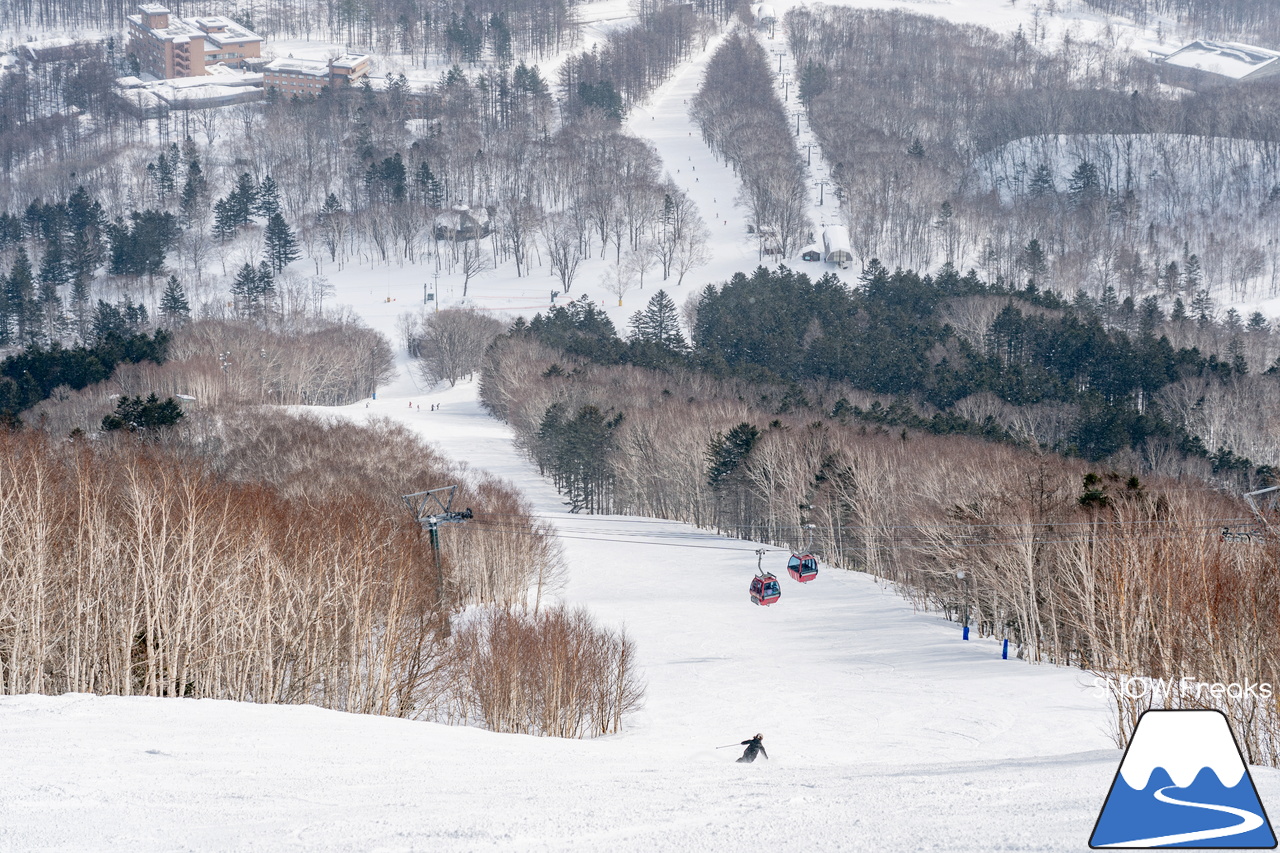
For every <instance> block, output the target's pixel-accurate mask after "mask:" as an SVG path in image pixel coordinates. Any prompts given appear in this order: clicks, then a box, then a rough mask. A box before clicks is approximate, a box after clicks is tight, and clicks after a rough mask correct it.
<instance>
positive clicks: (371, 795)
mask: <svg viewBox="0 0 1280 853" xmlns="http://www.w3.org/2000/svg"><path fill="white" fill-rule="evenodd" d="M378 396H379V399H378V400H376V401H371V402H370V404H369V406H368V407H367V408H366V406H365V405H364V404H363V403H361V404H357V405H355V406H352V407H347V408H345V409H340V410H335V411H334V415H335V416H339V417H352V418H357V419H360V418H365V417H369V416H376V417H384V416H385V417H390V418H392V419H394V420H397V421H401V422H403V423H406V424H408V425H410V426H412V427H414V428H415V429H416V430H418V431H420V432H421V433H422V434H423V435H424V436H425V437H427V438H429V439H430V440H432V441H434V442H436V443H438V444H439V446H440V447H441V449H443V450H444V451H445V452H447V453H448V454H449V455H451V456H455V457H457V458H461V459H465V460H467V461H469V462H470V463H471V464H472V465H474V466H477V467H480V468H484V469H487V470H490V471H494V472H496V473H498V474H501V475H502V476H505V477H508V478H510V479H512V480H513V481H514V482H516V483H517V485H519V486H520V487H521V488H522V489H523V490H524V491H525V492H526V494H528V495H529V496H530V498H531V500H532V501H533V502H534V505H535V507H536V508H537V510H538V511H539V512H540V513H542V514H545V515H546V516H548V517H550V518H551V519H552V520H553V521H554V523H555V525H556V526H557V527H558V529H559V531H560V533H561V535H562V536H563V538H564V542H565V546H566V550H567V555H568V560H569V576H568V581H567V584H566V587H565V589H564V590H563V592H562V596H563V598H564V599H565V600H567V601H569V602H572V603H575V604H585V605H587V606H588V607H589V608H590V609H591V610H592V611H593V612H594V613H595V614H596V615H597V616H598V617H599V618H601V619H603V620H604V621H606V622H608V623H611V624H614V625H625V626H626V628H627V630H628V631H629V632H630V633H631V634H632V636H633V637H634V638H635V640H636V642H637V645H638V648H639V652H640V656H641V665H642V668H643V671H644V675H645V678H646V679H647V681H648V700H647V703H646V705H645V708H644V710H643V711H641V712H640V713H639V714H637V715H636V716H635V717H634V718H633V719H631V720H630V721H629V722H628V725H627V726H626V729H625V731H624V733H623V734H621V735H618V736H614V737H608V738H602V739H599V740H595V741H587V742H582V741H563V740H553V739H540V738H533V737H525V736H516V735H499V734H492V733H489V732H484V731H479V730H475V729H466V728H450V727H446V726H441V725H436V724H431V723H422V722H413V721H405V720H393V719H386V718H378V717H361V716H354V715H345V714H340V713H334V712H329V711H322V710H318V709H314V708H306V707H302V708H299V707H263V706H244V705H237V704H234V703H225V702H213V701H189V700H164V699H161V700H149V699H139V698H132V699H123V698H107V697H90V696H83V695H73V696H64V697H57V698H49V697H13V698H6V699H3V700H0V743H3V744H4V745H5V772H3V773H0V803H4V806H3V808H2V810H0V814H2V815H3V820H0V850H3V851H29V850H88V849H92V850H130V851H136V850H233V849H239V850H244V849H260V850H477V849H503V850H543V849H553V850H555V849H572V850H689V851H705V850H837V849H851V850H884V851H899V850H901V851H907V850H957V851H959V850H966V851H972V850H1026V851H1031V850H1064V851H1065V850H1081V849H1084V847H1085V844H1086V841H1087V838H1088V833H1089V832H1090V830H1091V828H1092V824H1093V820H1094V819H1095V817H1096V816H1097V810H1098V809H1099V807H1100V806H1101V803H1102V801H1103V799H1104V798H1105V796H1106V791H1107V788H1108V785H1109V784H1110V781H1111V778H1112V776H1113V775H1114V773H1115V770H1116V766H1117V764H1118V762H1119V760H1120V752H1119V751H1118V750H1116V749H1115V748H1114V746H1113V744H1112V742H1111V740H1110V737H1109V731H1108V728H1109V715H1108V709H1107V704H1106V703H1105V702H1104V701H1103V700H1102V699H1101V698H1099V697H1098V696H1097V695H1096V691H1095V690H1094V689H1093V688H1092V687H1091V686H1090V684H1089V683H1088V680H1087V678H1086V677H1085V676H1083V674H1082V673H1080V672H1078V671H1074V670H1064V669H1054V668H1050V667H1039V666H1031V665H1028V664H1026V663H1023V662H1020V661H1016V660H1008V661H1005V660H1001V659H1000V650H999V647H998V645H997V644H996V643H995V642H993V641H986V640H974V641H970V642H967V643H966V642H964V641H962V640H961V638H960V634H959V630H958V628H957V627H956V626H955V625H954V624H951V623H947V622H945V621H943V620H941V619H940V618H938V617H937V616H936V615H933V614H923V613H914V612H912V609H911V607H910V605H909V604H907V603H906V602H905V601H904V600H903V599H901V598H900V597H898V596H897V595H896V594H895V593H894V592H893V590H891V589H885V588H882V587H881V586H879V585H877V583H876V582H875V581H874V580H873V579H871V578H869V577H867V576H865V575H861V574H856V573H846V572H837V571H835V570H832V569H824V571H823V573H822V575H821V576H820V577H819V578H818V580H817V581H816V582H814V583H812V584H809V585H807V586H801V585H799V584H796V583H794V582H793V581H791V580H790V579H787V578H784V586H783V597H782V600H781V601H780V602H779V603H778V604H777V605H775V606H773V607H771V608H767V609H766V608H758V607H755V606H753V605H752V604H751V603H750V602H749V601H748V598H747V584H748V581H749V580H750V578H751V576H752V574H753V572H754V570H755V564H756V558H755V555H754V554H753V553H752V550H753V548H754V546H753V545H752V544H751V543H746V542H738V541H733V540H726V539H722V538H719V537H717V536H714V535H712V534H710V533H709V532H707V531H700V530H696V529H693V528H690V527H688V526H685V525H680V524H674V523H671V522H665V521H654V520H647V519H637V518H613V517H584V516H578V515H569V514H566V513H563V512H561V511H560V510H561V508H562V507H561V505H560V503H559V499H558V498H557V496H556V495H555V493H554V492H553V491H552V490H551V489H550V488H549V487H548V486H547V485H546V484H545V482H543V481H542V480H541V479H540V478H539V477H538V476H537V474H536V472H535V471H534V470H532V468H531V466H530V465H529V464H528V463H527V462H525V461H524V460H523V459H521V458H520V457H519V456H518V455H517V454H516V453H515V451H514V450H513V449H512V446H511V436H510V433H509V431H508V430H507V428H506V427H505V426H503V425H501V424H499V423H497V422H495V421H493V420H492V419H490V418H489V417H488V416H487V415H485V414H484V412H483V411H482V410H481V409H480V407H479V406H478V404H477V403H476V401H475V389H474V386H466V385H460V386H459V387H457V388H455V389H451V390H447V391H439V392H434V393H417V392H412V384H411V382H410V381H409V380H408V379H407V378H406V379H405V380H402V382H401V383H400V384H399V385H398V386H397V387H394V388H388V389H385V391H384V393H382V394H379V395H378ZM410 403H412V407H411V406H410ZM433 403H439V404H440V405H441V408H440V409H439V410H436V411H432V409H431V404H433ZM427 485H437V484H424V486H427ZM785 556H786V555H785V554H784V553H782V552H778V551H772V552H771V553H770V554H769V555H768V556H767V557H766V558H765V561H766V566H767V567H770V568H773V569H775V570H780V568H781V566H782V565H783V563H784V561H785ZM757 731H759V732H762V733H763V734H764V735H765V741H764V742H765V748H766V749H767V750H768V751H769V756H770V760H769V761H767V762H766V761H764V760H760V761H757V762H756V763H755V764H754V765H739V764H736V763H734V759H735V758H736V757H737V756H738V754H739V753H740V748H739V747H734V748H729V749H721V750H717V749H716V748H715V747H717V746H721V745H725V744H736V743H737V742H738V741H740V740H743V739H745V738H748V737H750V736H751V735H752V734H754V733H756V732H757ZM1255 778H1256V779H1257V781H1258V783H1259V786H1260V789H1261V791H1260V792H1261V794H1262V797H1263V800H1264V802H1266V801H1267V800H1268V799H1271V800H1273V801H1274V800H1275V799H1276V798H1277V797H1280V772H1276V771H1267V770H1258V771H1255Z"/></svg>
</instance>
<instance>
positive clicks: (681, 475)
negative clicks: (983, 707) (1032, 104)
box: [481, 268, 1280, 764]
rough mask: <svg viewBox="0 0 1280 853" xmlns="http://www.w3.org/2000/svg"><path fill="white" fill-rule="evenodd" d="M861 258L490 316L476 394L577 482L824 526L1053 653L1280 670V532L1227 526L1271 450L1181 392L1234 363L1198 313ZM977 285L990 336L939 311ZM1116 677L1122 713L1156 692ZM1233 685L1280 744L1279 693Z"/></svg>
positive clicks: (1084, 662) (1140, 666) (928, 597)
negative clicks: (1164, 328) (669, 293)
mask: <svg viewBox="0 0 1280 853" xmlns="http://www.w3.org/2000/svg"><path fill="white" fill-rule="evenodd" d="M869 272H870V274H869V275H868V277H867V281H865V282H864V283H863V287H862V288H860V289H858V290H850V289H849V288H847V287H845V286H844V285H842V284H841V283H840V282H839V281H837V280H836V279H834V278H833V277H824V278H822V279H820V280H818V281H810V280H809V279H808V278H807V277H805V276H801V275H797V274H795V273H793V272H791V271H790V270H787V269H785V268H780V269H779V270H777V271H776V272H769V271H767V270H763V269H761V270H758V271H757V272H756V273H754V274H753V275H751V276H745V275H738V276H735V277H734V278H733V279H731V280H730V281H729V282H726V283H725V284H723V285H721V286H719V287H709V288H707V289H706V290H705V291H704V292H703V293H702V294H701V295H700V296H699V297H698V298H697V299H696V300H695V301H694V302H693V303H692V304H690V305H688V306H686V309H685V311H684V312H681V311H680V310H679V309H678V308H677V307H676V306H675V304H674V303H673V302H672V301H671V300H670V299H669V298H668V297H666V295H665V293H658V294H655V295H654V297H653V298H652V299H651V301H650V303H649V305H648V307H647V308H646V309H644V310H643V311H640V312H637V314H636V315H635V316H634V317H633V319H632V322H631V329H630V334H629V335H628V336H627V338H626V339H622V338H620V337H619V336H618V335H617V333H616V330H615V329H614V328H613V326H612V324H611V323H610V322H609V321H608V318H607V317H605V316H604V315H603V313H602V312H600V310H599V309H598V308H596V307H595V306H593V305H592V304H591V303H589V302H588V301H585V300H582V301H579V302H575V303H574V304H572V305H569V306H565V307H561V308H557V309H554V310H552V311H550V312H549V313H547V314H543V315H540V316H538V317H535V318H534V319H533V320H532V321H530V322H528V323H523V322H517V323H516V324H515V326H514V327H513V328H512V330H511V331H510V333H508V334H507V335H505V336H503V337H501V338H499V339H498V341H497V342H496V343H495V345H494V346H493V347H492V348H491V349H490V350H489V353H488V355H487V356H486V363H485V369H484V373H483V375H482V381H481V397H482V400H483V401H484V403H485V405H486V406H487V407H488V408H489V409H490V411H492V412H493V413H494V414H495V415H497V416H499V417H501V418H503V419H505V420H506V421H508V422H509V423H510V424H512V426H513V427H514V429H515V432H516V436H517V441H518V442H519V443H520V445H521V446H522V447H523V448H524V449H525V450H526V451H527V452H528V454H529V455H530V456H531V458H532V459H533V460H534V461H535V462H536V463H537V464H538V466H539V468H540V469H541V470H542V471H543V472H544V473H545V474H546V475H547V476H548V477H550V478H551V479H552V480H553V482H555V484H556V485H557V487H558V488H559V489H560V490H561V492H562V493H563V494H564V495H565V497H566V498H567V499H568V500H569V502H570V503H571V505H572V506H574V507H575V508H578V509H581V510H584V511H588V512H603V513H620V514H635V515H645V516H657V517H663V518H673V519H679V520H683V521H687V522H690V523H693V524H697V525H701V526H707V527H715V528H717V529H719V530H721V531H724V532H727V533H730V534H732V535H734V536H740V537H743V538H745V539H750V540H754V541H760V542H771V543H776V544H779V545H784V546H788V547H790V548H792V549H801V548H806V549H810V550H812V551H814V552H815V553H817V554H819V555H820V556H821V558H822V559H823V560H824V561H826V562H829V563H831V564H833V565H836V566H841V567H845V568H851V569H859V570H863V571H867V572H871V573H873V574H875V575H877V576H879V577H882V578H886V579H888V580H890V581H892V582H893V583H895V584H896V585H897V586H898V588H899V589H900V590H902V591H903V592H904V593H905V594H907V595H908V596H910V597H912V598H913V599H914V600H916V601H918V602H919V603H921V604H922V605H924V606H928V607H933V608H938V609H940V610H942V611H943V612H945V613H947V614H948V616H949V617H950V618H954V619H956V620H957V621H963V622H964V623H965V624H972V625H974V626H975V627H976V628H977V629H978V630H979V632H980V633H983V634H990V635H994V636H998V637H1008V638H1010V639H1011V640H1012V641H1014V642H1015V643H1016V644H1017V645H1018V646H1019V647H1020V648H1019V655H1020V656H1023V657H1027V658H1031V659H1035V660H1045V661H1052V662H1056V663H1060V664H1067V665H1073V666H1079V667H1082V668H1085V669H1089V670H1093V671H1100V672H1107V673H1111V674H1117V673H1121V674H1141V675H1146V676H1155V677H1164V676H1172V677H1174V678H1176V677H1178V675H1179V673H1181V672H1183V671H1195V672H1196V673H1197V674H1198V677H1200V678H1208V677H1209V676H1208V674H1210V673H1212V674H1213V677H1214V678H1225V677H1229V676H1230V675H1231V673H1233V672H1238V671H1248V672H1258V673H1266V674H1268V675H1270V674H1272V673H1280V658H1278V657H1277V655H1278V654H1280V646H1277V644H1276V642H1275V638H1276V637H1277V636H1280V635H1277V634H1276V632H1275V631H1274V630H1273V627H1274V625H1276V624H1277V619H1280V613H1278V612H1277V611H1276V609H1275V608H1276V602H1277V601H1280V597H1278V595H1277V594H1278V593H1280V590H1277V589H1276V586H1275V584H1276V580H1277V577H1276V574H1275V572H1274V571H1273V568H1274V565H1275V560H1276V559H1277V555H1276V552H1275V549H1276V547H1277V541H1276V540H1275V539H1274V538H1267V537H1263V538H1257V537H1253V538H1246V537H1224V536H1223V535H1222V532H1221V531H1222V529H1223V528H1224V527H1226V528H1229V529H1232V530H1248V529H1251V528H1252V527H1253V526H1255V525H1257V524H1258V523H1259V522H1258V521H1257V519H1255V518H1253V516H1252V515H1251V513H1250V511H1249V509H1248V507H1247V506H1246V505H1245V504H1244V502H1243V501H1242V500H1240V499H1239V498H1238V497H1236V495H1238V494H1239V490H1240V489H1242V488H1245V487H1252V486H1255V485H1257V484H1266V483H1272V482H1274V477H1275V471H1274V470H1273V469H1270V468H1266V467H1258V466H1256V465H1254V464H1252V463H1251V462H1250V461H1248V460H1245V459H1241V458H1239V457H1238V456H1237V455H1236V454H1234V453H1233V452H1232V451H1230V450H1228V449H1226V448H1224V447H1217V448H1215V449H1214V452H1212V453H1210V452H1208V449H1207V448H1206V447H1205V445H1204V440H1203V439H1202V438H1200V437H1199V436H1198V435H1195V434H1193V433H1192V432H1191V431H1189V429H1188V428H1187V425H1186V424H1184V423H1181V422H1179V419H1178V418H1177V417H1176V416H1174V415H1173V414H1172V411H1171V409H1170V412H1169V413H1166V412H1165V408H1164V406H1163V405H1162V403H1161V401H1162V400H1163V399H1164V397H1163V396H1162V393H1163V391H1164V390H1166V389H1167V388H1169V387H1170V385H1173V386H1177V385H1178V383H1183V382H1205V383H1210V384H1214V385H1230V384H1231V383H1234V382H1237V381H1239V380H1240V379H1241V378H1242V377H1246V378H1247V374H1239V373H1237V372H1236V371H1237V370H1238V369H1239V368H1240V367H1241V365H1236V364H1232V363H1223V362H1222V361H1221V360H1219V359H1217V358H1216V357H1214V356H1212V355H1210V356H1204V355H1202V354H1201V353H1200V352H1198V351H1197V350H1195V349H1191V348H1179V349H1175V348H1174V347H1173V346H1172V344H1171V343H1170V342H1169V340H1168V338H1167V337H1165V336H1164V335H1160V336H1157V335H1156V331H1157V329H1158V328H1159V327H1160V325H1161V324H1164V323H1169V322H1174V323H1176V322H1178V321H1168V320H1167V319H1165V320H1157V321H1156V324H1157V328H1155V329H1153V328H1148V329H1147V330H1145V331H1138V332H1134V333H1128V332H1125V331H1123V330H1122V329H1120V328H1118V327H1117V326H1116V325H1115V324H1114V323H1113V321H1112V320H1111V319H1110V318H1108V317H1107V316H1106V315H1105V314H1102V313H1100V312H1099V310H1098V309H1096V308H1094V309H1090V310H1088V311H1086V310H1085V309H1084V308H1083V307H1077V306H1075V305H1071V304H1067V303H1066V302H1064V301H1063V300H1062V299H1060V298H1059V297H1057V296H1056V295H1053V294H1048V293H1042V292H1038V291H1034V290H1033V291H1030V292H1028V291H1026V290H1023V291H1018V292H1003V293H1001V292H998V291H994V290H993V289H992V288H990V287H989V286H987V285H985V284H983V283H982V282H981V281H979V280H977V279H976V278H975V277H969V278H968V279H967V280H966V279H965V278H961V277H958V276H955V275H954V274H950V275H944V276H939V277H938V278H932V277H928V276H918V275H916V274H915V273H909V272H896V273H892V274H890V273H888V272H887V271H885V270H883V269H876V270H874V271H869ZM753 300H755V302H754V303H753ZM973 300H984V301H989V302H990V303H994V304H993V305H992V306H991V307H992V308H993V309H994V310H995V311H996V312H997V313H998V314H999V315H1000V316H1001V321H1000V322H999V323H997V324H995V325H996V327H997V329H999V330H1000V332H999V333H998V334H996V335H993V336H992V337H990V339H988V340H986V341H985V342H980V343H975V342H971V341H966V340H965V339H964V338H963V336H962V335H961V334H960V333H958V332H956V331H955V330H954V328H953V327H951V326H950V324H949V323H948V322H945V320H944V318H945V317H947V316H948V315H951V316H955V315H957V314H958V313H959V312H958V311H957V310H956V305H957V304H967V303H969V302H972V301H973ZM762 301H767V302H768V304H769V305H770V306H771V309H772V310H770V311H768V312H760V311H758V310H752V308H751V306H752V305H753V304H759V303H760V302H762ZM682 313H683V315H684V316H683V318H682V316H681V314H682ZM682 319H683V320H684V321H685V322H683V323H682ZM1188 322H1193V323H1194V321H1188ZM682 326H684V328H692V340H691V341H690V339H688V338H686V337H685V335H684V333H683V331H682V328H681V327H682ZM837 356H839V357H837ZM855 356H856V357H855ZM1260 379H1262V380H1263V381H1266V382H1268V383H1273V384H1274V383H1275V382H1276V381H1277V377H1276V375H1275V373H1274V372H1273V373H1272V374H1269V375H1266V376H1264V377H1260ZM860 386H861V387H860ZM869 388H870V389H877V390H879V391H880V392H881V393H875V391H872V390H867V389H869ZM979 389H981V390H979ZM959 394H968V396H967V397H962V398H960V400H956V401H955V403H954V404H953V405H952V406H951V408H950V409H947V410H940V409H938V408H937V406H936V403H940V402H944V401H946V400H948V399H955V397H956V395H959ZM1001 395H1003V396H1001ZM930 400H932V401H934V402H932V403H931V402H929V401H930ZM961 400H966V401H968V402H967V405H965V404H962V403H961ZM1031 400H1039V401H1040V402H1031ZM1019 402H1021V403H1022V405H1018V404H1017V403H1019ZM1054 407H1056V409H1055V408H1054ZM1051 411H1052V412H1054V414H1053V415H1050V414H1049V412H1051ZM984 412H985V414H984ZM930 413H932V414H930ZM1033 423H1034V424H1036V426H1035V427H1033V426H1032V424H1033ZM1033 429H1041V430H1043V431H1042V432H1041V433H1038V434H1037V433H1035V432H1033ZM1049 433H1052V434H1054V435H1057V436H1059V438H1058V439H1057V441H1045V440H1044V438H1045V437H1047V435H1048V434H1049ZM1055 447H1056V448H1057V449H1059V450H1062V451H1066V452H1068V453H1070V454H1072V455H1070V456H1064V455H1061V454H1059V453H1055V452H1051V449H1052V448H1055ZM1081 457H1083V458H1081ZM1188 625H1191V626H1193V627H1191V628H1188ZM1210 625H1212V626H1213V627H1212V629H1210V627H1209V626H1210ZM1211 635H1213V636H1219V637H1231V638H1233V639H1232V641H1231V642H1227V643H1223V642H1219V643H1213V642H1207V641H1205V640H1204V638H1207V637H1209V636H1211ZM1174 636H1177V637H1180V638H1184V639H1183V640H1182V641H1180V642H1179V643H1178V644H1177V646H1176V647H1170V646H1169V644H1167V643H1165V642H1164V641H1163V639H1164V638H1168V637H1174ZM1118 701H1119V705H1118V706H1117V712H1118V713H1119V715H1120V716H1119V726H1118V728H1119V730H1120V731H1121V732H1122V733H1123V732H1125V731H1128V730H1131V727H1132V725H1133V723H1134V721H1135V720H1136V717H1137V714H1138V713H1139V712H1140V711H1141V710H1142V708H1143V707H1144V706H1143V705H1142V703H1141V702H1137V701H1130V700H1127V699H1124V698H1123V697H1121V698H1120V699H1119V700H1118ZM1215 701H1216V700H1215ZM1215 707H1221V709H1222V710H1224V711H1225V712H1226V713H1228V714H1229V715H1230V716H1231V717H1232V718H1233V719H1234V720H1235V721H1237V722H1238V723H1239V724H1240V730H1241V731H1242V732H1247V734H1245V735H1243V736H1242V739H1243V740H1247V741H1248V747H1247V748H1248V749H1249V751H1250V756H1251V760H1256V761H1259V762H1263V763H1271V764H1275V763H1277V762H1280V753H1277V751H1276V745H1277V743H1280V740H1277V738H1276V733H1277V731H1280V719H1277V717H1276V715H1275V706H1274V703H1272V704H1270V705H1268V704H1267V703H1265V702H1259V701H1255V700H1251V699H1249V698H1247V697H1246V698H1245V699H1243V700H1240V701H1237V700H1236V699H1234V698H1227V699H1224V700H1222V701H1221V702H1218V703H1217V704H1216V705H1215Z"/></svg>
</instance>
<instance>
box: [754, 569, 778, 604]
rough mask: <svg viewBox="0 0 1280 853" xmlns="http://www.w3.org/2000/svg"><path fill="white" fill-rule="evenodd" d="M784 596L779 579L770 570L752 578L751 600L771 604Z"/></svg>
mask: <svg viewBox="0 0 1280 853" xmlns="http://www.w3.org/2000/svg"><path fill="white" fill-rule="evenodd" d="M779 598H782V587H781V586H779V585H778V579H777V578H775V577H774V576H773V575H772V574H770V573H769V572H765V573H764V574H763V575H757V576H756V577H754V578H752V579H751V600H752V601H753V602H755V603H756V604H761V605H765V606H767V605H770V604H773V603H774V602H775V601H777V600H778V599H779Z"/></svg>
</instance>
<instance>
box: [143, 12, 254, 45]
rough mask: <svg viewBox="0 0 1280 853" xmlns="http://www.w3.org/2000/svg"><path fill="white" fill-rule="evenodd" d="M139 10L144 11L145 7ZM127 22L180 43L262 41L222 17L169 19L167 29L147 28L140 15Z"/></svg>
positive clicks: (244, 28) (219, 43)
mask: <svg viewBox="0 0 1280 853" xmlns="http://www.w3.org/2000/svg"><path fill="white" fill-rule="evenodd" d="M139 8H142V9H144V11H145V7H139ZM161 8H163V7H161ZM165 11H166V12H167V11H168V10H167V9H166V10H165ZM152 14H155V13H152ZM129 20H130V21H132V22H133V23H134V24H136V25H137V26H139V27H141V28H142V29H146V30H149V31H150V32H151V33H152V34H153V35H155V36H156V37H157V38H161V39H172V40H174V41H180V40H185V39H188V38H192V37H197V36H198V37H200V38H203V39H207V40H208V41H209V42H211V43H212V44H215V45H219V46H221V45H223V44H226V43H227V42H235V43H237V44H239V43H241V42H246V43H247V42H260V41H262V36H260V35H258V34H257V33H255V32H253V31H251V30H250V29H248V28H247V27H242V26H241V25H240V24H237V23H236V22H235V21H233V20H231V19H230V18H227V17H223V16H222V15H207V16H205V17H203V18H170V19H169V26H167V27H147V26H146V25H145V24H144V23H143V22H142V17H141V16H140V15H130V16H129ZM209 30H214V32H209ZM184 37H185V38H184Z"/></svg>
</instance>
